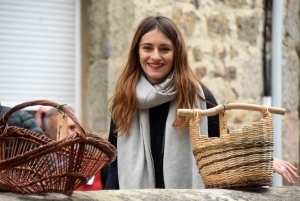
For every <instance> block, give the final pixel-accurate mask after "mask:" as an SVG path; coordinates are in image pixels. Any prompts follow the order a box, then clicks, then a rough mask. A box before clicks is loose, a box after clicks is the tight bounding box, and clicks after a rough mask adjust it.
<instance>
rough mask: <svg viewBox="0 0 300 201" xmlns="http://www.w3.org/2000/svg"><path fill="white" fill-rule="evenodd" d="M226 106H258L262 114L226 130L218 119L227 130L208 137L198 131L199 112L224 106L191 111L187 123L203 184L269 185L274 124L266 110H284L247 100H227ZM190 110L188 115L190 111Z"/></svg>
mask: <svg viewBox="0 0 300 201" xmlns="http://www.w3.org/2000/svg"><path fill="white" fill-rule="evenodd" d="M244 106H245V107H244ZM252 107H253V108H254V109H253V108H252ZM226 108H227V109H235V108H237V109H251V110H261V111H262V116H263V118H262V119H261V120H260V121H259V122H254V123H252V125H250V126H244V127H243V128H242V129H237V130H232V131H230V133H229V134H227V125H226V124H227V123H226V122H220V126H222V127H226V132H221V129H220V138H209V137H207V136H203V135H200V133H199V120H200V116H201V112H203V115H206V116H211V115H214V114H217V113H219V112H220V110H223V106H221V105H219V106H217V107H216V108H212V109H210V110H214V111H215V112H214V113H211V114H208V113H209V112H210V111H208V110H207V111H204V110H202V111H201V110H194V111H193V114H192V115H193V118H192V119H191V120H190V124H189V125H190V138H191V144H192V150H193V154H194V156H195V160H196V163H197V167H198V169H199V172H200V175H201V177H202V180H203V183H204V185H205V188H238V187H261V186H272V177H273V124H272V116H271V114H270V112H269V111H270V110H271V111H275V112H277V113H279V114H282V113H283V114H284V110H282V109H281V108H279V109H278V108H268V109H266V107H261V106H256V105H246V104H228V105H227V106H226ZM189 113H190V114H189V115H191V111H190V112H189ZM205 113H206V114H205ZM219 114H220V115H223V114H222V113H219ZM179 115H180V114H179ZM220 118H221V116H220ZM225 121H226V120H225ZM224 125H225V126H224Z"/></svg>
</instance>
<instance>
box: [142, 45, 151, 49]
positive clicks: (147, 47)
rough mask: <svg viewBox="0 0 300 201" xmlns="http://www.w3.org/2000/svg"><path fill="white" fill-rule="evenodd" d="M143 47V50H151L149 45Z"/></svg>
mask: <svg viewBox="0 0 300 201" xmlns="http://www.w3.org/2000/svg"><path fill="white" fill-rule="evenodd" d="M143 49H144V50H151V47H149V46H144V47H143Z"/></svg>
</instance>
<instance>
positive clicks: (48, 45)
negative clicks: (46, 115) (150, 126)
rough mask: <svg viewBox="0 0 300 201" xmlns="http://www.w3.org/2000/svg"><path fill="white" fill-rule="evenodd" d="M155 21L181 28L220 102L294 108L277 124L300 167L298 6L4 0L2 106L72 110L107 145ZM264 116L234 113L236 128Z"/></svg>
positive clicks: (249, 0)
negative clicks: (112, 111)
mask: <svg viewBox="0 0 300 201" xmlns="http://www.w3.org/2000/svg"><path fill="white" fill-rule="evenodd" d="M274 2H276V3H277V4H276V5H275V4H274ZM274 8H275V9H274ZM148 15H165V16H167V17H169V18H171V19H172V20H173V21H174V22H175V23H176V24H177V25H178V27H179V28H180V30H181V31H182V34H183V36H184V38H185V40H186V45H187V47H188V54H189V61H190V64H191V67H192V69H193V70H194V72H195V74H196V75H197V77H198V78H199V79H201V81H202V82H203V83H204V84H205V85H206V86H207V87H208V88H209V89H210V90H211V91H212V93H213V94H214V95H215V97H216V99H217V101H218V102H219V103H227V102H231V103H251V104H266V105H272V106H280V107H283V108H285V109H286V114H285V115H284V116H282V117H281V116H279V115H276V116H277V117H275V118H277V119H276V123H275V124H276V125H275V127H276V126H279V128H277V129H276V131H275V132H279V133H277V134H276V133H275V134H276V136H279V141H277V142H276V141H275V150H279V151H278V152H277V153H275V154H277V157H278V158H282V159H284V160H286V161H289V162H290V163H292V164H293V165H295V166H296V167H298V168H299V114H300V113H299V96H300V95H299V91H300V90H299V88H300V86H299V77H300V64H299V58H300V1H299V0H274V1H272V0H123V1H120V0H0V101H1V105H4V106H10V107H12V106H14V105H17V104H19V103H23V102H25V101H31V100H37V99H45V100H51V101H54V102H57V103H60V104H68V106H71V107H73V108H74V110H75V113H76V115H77V117H78V118H79V119H80V120H81V122H82V124H83V127H84V128H85V130H86V131H89V132H92V133H95V134H98V135H100V136H102V137H104V138H107V136H108V128H109V123H110V118H109V111H108V110H107V103H108V100H109V98H110V97H111V96H112V94H113V91H114V89H115V84H116V81H117V79H118V77H119V75H120V73H121V71H122V69H123V67H124V65H125V62H126V58H127V55H128V51H129V48H130V42H131V39H132V37H133V33H134V31H135V28H136V27H137V24H138V23H139V22H140V20H142V19H143V18H144V17H146V16H148ZM272 47H273V48H272ZM275 70H276V71H277V72H278V71H279V74H278V73H277V75H276V76H277V77H276V76H274V74H273V73H274V72H275ZM277 86H280V87H279V88H278V87H277ZM274 95H275V96H276V95H278V96H279V98H278V97H277V100H278V101H277V102H276V101H275V102H274V97H272V96H274ZM38 108H39V107H38V106H34V107H29V108H26V110H27V111H29V112H30V113H32V114H33V115H34V113H35V112H36V111H37V109H38ZM260 118H261V114H260V113H258V112H249V111H242V110H235V111H231V112H230V114H229V121H228V125H229V128H230V129H237V128H241V127H242V126H243V125H247V124H251V123H252V122H254V121H257V120H259V119H260ZM278 118H279V119H278ZM277 122H278V123H277ZM276 143H277V145H276ZM278 143H279V144H278ZM276 147H279V148H278V149H276ZM284 185H287V184H284ZM297 185H299V181H297Z"/></svg>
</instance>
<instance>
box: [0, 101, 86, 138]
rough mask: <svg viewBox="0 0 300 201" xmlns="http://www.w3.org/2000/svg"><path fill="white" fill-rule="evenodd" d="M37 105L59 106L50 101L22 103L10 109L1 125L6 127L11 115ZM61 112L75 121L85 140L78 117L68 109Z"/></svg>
mask: <svg viewBox="0 0 300 201" xmlns="http://www.w3.org/2000/svg"><path fill="white" fill-rule="evenodd" d="M35 105H43V106H52V107H57V106H59V104H58V103H55V102H52V101H49V100H34V101H28V102H24V103H21V104H19V105H16V106H14V107H12V108H10V109H9V110H8V111H7V112H6V113H5V114H4V115H3V116H2V118H1V119H0V125H5V124H6V122H7V121H8V118H9V117H10V115H11V114H13V113H14V112H16V111H18V110H21V109H23V108H25V107H29V106H35ZM60 110H61V111H62V112H64V113H65V114H67V115H68V117H70V118H71V119H72V120H73V121H74V123H75V124H76V127H77V130H78V133H79V134H80V135H81V137H82V138H83V139H84V140H85V139H86V134H85V131H84V129H83V128H82V126H81V124H80V123H79V120H78V119H77V117H76V116H75V114H74V113H73V111H72V110H70V109H68V108H66V107H61V108H60Z"/></svg>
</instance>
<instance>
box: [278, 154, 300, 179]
mask: <svg viewBox="0 0 300 201" xmlns="http://www.w3.org/2000/svg"><path fill="white" fill-rule="evenodd" d="M273 168H274V171H275V172H277V173H278V174H280V175H281V176H282V178H283V179H284V180H285V181H287V182H289V183H291V184H294V183H295V182H294V180H293V178H292V176H291V175H293V177H295V178H299V176H298V175H297V174H296V172H295V171H296V170H297V168H296V167H294V166H293V165H292V164H290V163H288V162H286V161H283V160H280V159H278V158H275V157H274V162H273Z"/></svg>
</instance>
